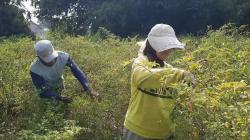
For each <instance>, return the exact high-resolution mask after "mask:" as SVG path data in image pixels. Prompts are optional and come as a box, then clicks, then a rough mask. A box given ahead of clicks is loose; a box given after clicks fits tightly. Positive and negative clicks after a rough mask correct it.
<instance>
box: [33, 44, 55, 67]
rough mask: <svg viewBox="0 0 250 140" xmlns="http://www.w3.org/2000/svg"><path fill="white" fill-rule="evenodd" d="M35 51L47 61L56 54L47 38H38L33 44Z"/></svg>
mask: <svg viewBox="0 0 250 140" xmlns="http://www.w3.org/2000/svg"><path fill="white" fill-rule="evenodd" d="M35 51H36V54H37V56H39V57H40V58H41V59H42V60H43V61H45V62H47V63H49V62H51V61H52V60H53V59H55V58H56V57H57V56H58V53H57V51H55V50H54V47H53V45H52V43H51V41H49V40H40V41H38V42H37V43H36V44H35Z"/></svg>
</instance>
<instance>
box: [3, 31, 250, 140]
mask: <svg viewBox="0 0 250 140" xmlns="http://www.w3.org/2000/svg"><path fill="white" fill-rule="evenodd" d="M225 30H226V29H223V30H222V29H221V30H218V31H209V32H208V34H207V35H206V36H204V37H194V36H191V35H189V36H183V37H181V40H182V41H183V42H184V43H186V44H187V49H186V51H185V52H179V51H177V52H174V54H173V55H172V57H171V58H170V59H169V61H168V62H169V63H170V64H173V65H174V66H176V67H179V68H183V69H187V70H189V71H191V72H192V73H194V74H195V76H196V79H197V85H196V87H195V88H191V87H188V86H187V85H185V84H180V85H177V86H176V89H177V90H178V92H179V95H180V96H178V97H177V98H176V104H177V105H176V109H175V111H174V112H173V119H174V121H175V122H176V125H177V126H176V133H175V138H176V139H208V140H209V139H228V140H229V139H243V140H244V139H245V140H247V139H248V138H249V126H250V118H249V116H250V115H249V108H250V102H249V99H250V89H249V83H250V79H249V75H250V71H249V69H250V63H249V60H250V54H249V52H250V47H249V46H250V39H249V38H248V37H247V36H245V35H242V34H239V33H235V34H227V33H226V31H225ZM105 36H106V35H105ZM107 36H108V37H107ZM107 36H106V37H107V38H102V39H98V37H97V36H94V37H93V36H88V37H82V36H79V37H70V36H64V37H63V38H61V37H56V36H55V35H54V36H50V38H49V39H51V40H52V42H53V44H54V46H55V47H56V49H58V50H64V51H66V52H68V53H69V54H70V55H71V57H72V58H73V59H74V60H75V61H76V63H78V64H79V66H80V67H81V68H82V69H83V70H84V71H85V73H86V74H87V76H88V78H89V81H90V85H91V86H92V87H93V88H94V89H95V90H96V91H98V92H99V93H100V94H101V96H102V97H103V101H102V102H101V103H96V102H93V101H91V100H90V98H89V97H88V96H87V95H86V94H84V92H83V91H82V88H81V86H80V84H79V82H78V81H77V80H76V79H75V78H74V77H73V75H72V74H71V73H70V70H69V69H66V71H65V74H64V77H65V84H66V90H65V91H64V92H63V93H62V94H64V95H67V96H70V97H72V98H73V103H72V104H70V105H64V104H62V103H59V102H56V101H50V100H41V99H40V98H38V97H37V95H36V94H35V92H34V89H33V86H32V82H31V79H30V76H29V65H30V63H31V62H32V61H33V59H34V58H35V54H34V50H33V44H34V43H35V42H34V41H32V40H31V39H30V38H15V39H14V40H13V39H3V40H2V42H1V44H0V60H1V61H0V65H1V68H0V105H1V108H0V122H1V123H0V139H86V140H87V139H88V140H89V139H98V140H99V139H104V140H109V139H121V135H122V133H121V132H122V128H123V121H124V117H125V114H126V110H127V106H128V101H129V98H130V83H129V82H130V69H131V65H130V64H131V61H132V59H133V58H134V57H136V56H137V50H138V49H139V47H138V46H136V45H135V44H136V40H137V39H134V38H132V39H120V38H116V37H110V36H109V35H107Z"/></svg>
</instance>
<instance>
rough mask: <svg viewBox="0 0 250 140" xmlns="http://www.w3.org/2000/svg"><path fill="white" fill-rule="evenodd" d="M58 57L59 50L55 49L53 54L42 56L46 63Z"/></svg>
mask: <svg viewBox="0 0 250 140" xmlns="http://www.w3.org/2000/svg"><path fill="white" fill-rule="evenodd" d="M57 57H58V52H57V51H53V53H52V54H51V55H49V56H47V57H42V60H43V61H45V62H46V63H49V62H51V61H52V60H54V59H55V58H57Z"/></svg>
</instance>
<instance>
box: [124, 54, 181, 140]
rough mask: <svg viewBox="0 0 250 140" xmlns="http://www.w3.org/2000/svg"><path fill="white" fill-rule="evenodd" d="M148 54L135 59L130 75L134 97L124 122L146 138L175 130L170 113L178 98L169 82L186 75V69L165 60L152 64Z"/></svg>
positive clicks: (132, 95)
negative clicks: (171, 64)
mask: <svg viewBox="0 0 250 140" xmlns="http://www.w3.org/2000/svg"><path fill="white" fill-rule="evenodd" d="M150 63H151V62H149V61H148V59H147V58H146V57H145V56H139V57H138V58H137V59H135V61H134V63H133V66H132V75H131V98H130V102H129V107H128V111H127V114H126V118H125V122H124V126H125V128H127V129H128V130H130V131H132V132H134V133H135V134H137V135H140V136H142V137H145V138H154V139H163V138H166V137H168V136H170V135H171V133H172V132H173V131H174V124H173V123H172V121H171V118H170V114H171V112H172V110H173V108H174V105H175V101H174V99H173V98H171V91H170V90H169V89H170V88H169V86H170V85H171V84H175V83H178V82H179V81H181V80H182V79H183V78H184V70H180V69H176V68H173V67H172V66H170V65H168V64H166V65H165V67H163V68H152V65H151V66H149V65H150Z"/></svg>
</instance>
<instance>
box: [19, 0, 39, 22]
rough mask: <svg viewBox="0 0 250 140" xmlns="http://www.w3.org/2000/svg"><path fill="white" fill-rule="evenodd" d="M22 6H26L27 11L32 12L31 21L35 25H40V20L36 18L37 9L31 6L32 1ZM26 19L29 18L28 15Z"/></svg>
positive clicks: (24, 2)
mask: <svg viewBox="0 0 250 140" xmlns="http://www.w3.org/2000/svg"><path fill="white" fill-rule="evenodd" d="M22 4H23V5H24V7H25V9H27V10H28V11H30V12H31V13H32V14H31V20H32V21H33V22H35V23H38V19H37V18H36V17H35V16H34V11H35V10H36V8H35V7H33V6H31V1H30V0H28V1H23V2H22ZM25 17H27V15H25Z"/></svg>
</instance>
